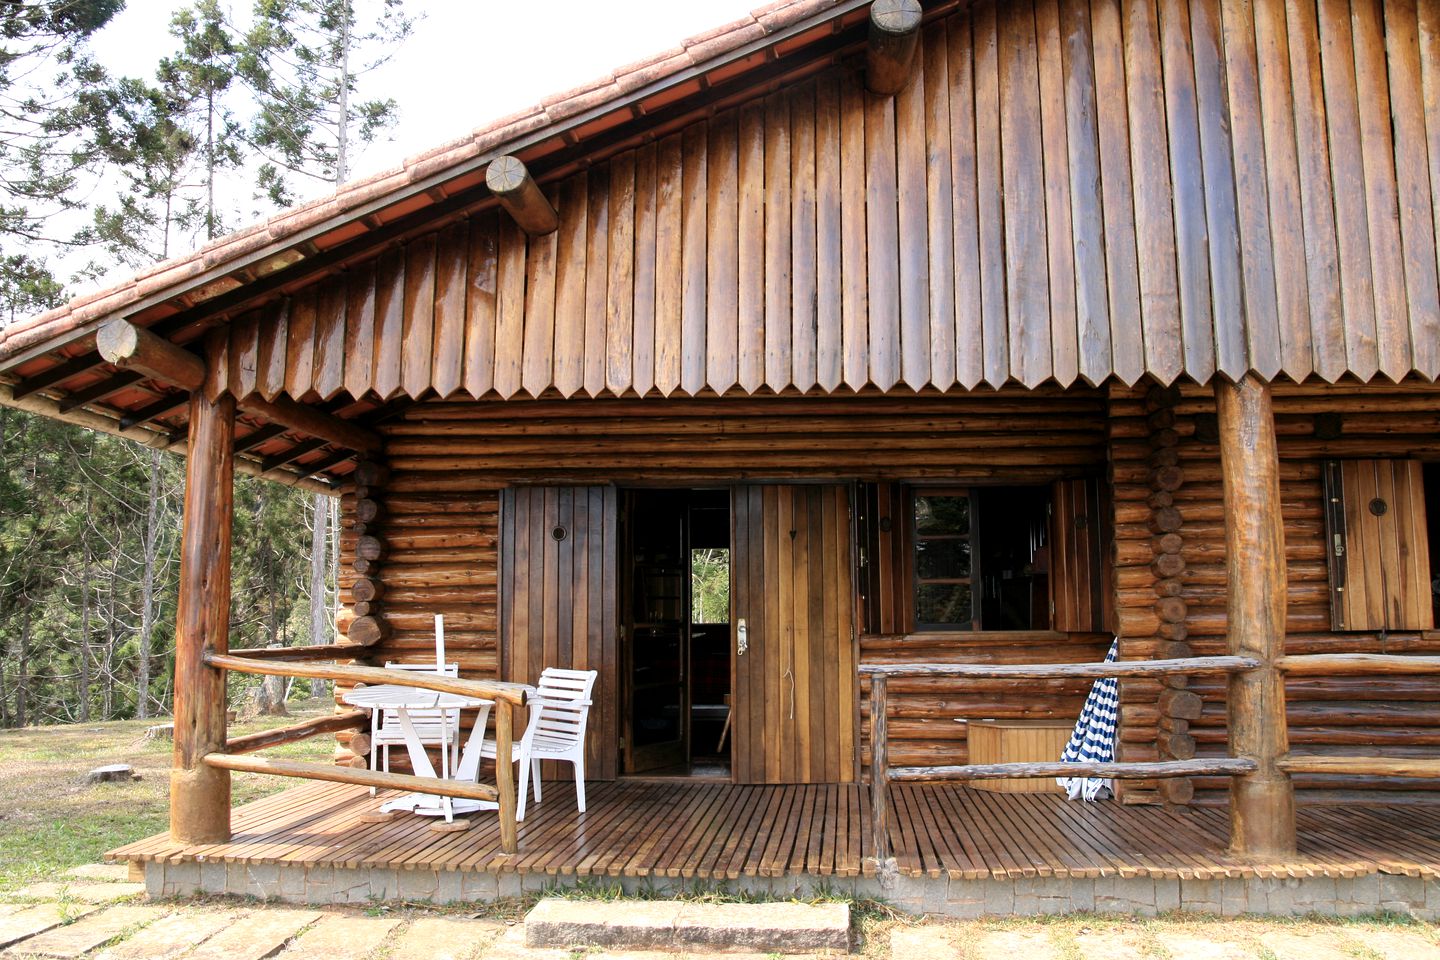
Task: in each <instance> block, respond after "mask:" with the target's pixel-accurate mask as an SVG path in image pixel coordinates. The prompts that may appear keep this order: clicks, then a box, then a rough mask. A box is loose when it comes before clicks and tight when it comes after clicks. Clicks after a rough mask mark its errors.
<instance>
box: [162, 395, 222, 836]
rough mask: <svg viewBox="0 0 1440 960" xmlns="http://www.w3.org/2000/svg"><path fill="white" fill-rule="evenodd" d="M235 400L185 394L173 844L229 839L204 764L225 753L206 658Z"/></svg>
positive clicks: (217, 649) (215, 642) (218, 628)
mask: <svg viewBox="0 0 1440 960" xmlns="http://www.w3.org/2000/svg"><path fill="white" fill-rule="evenodd" d="M234 445H235V401H234V399H233V398H231V397H230V396H228V395H222V396H220V397H218V398H216V399H214V400H210V399H207V398H206V396H205V391H203V390H196V391H195V392H194V393H192V394H191V395H190V456H189V460H188V462H187V464H186V468H185V518H184V532H183V534H182V538H181V545H180V589H179V598H178V603H177V609H176V614H175V756H174V762H173V764H172V767H171V770H170V836H171V838H172V839H174V840H175V841H176V842H178V843H224V842H226V841H228V840H229V839H230V771H228V770H222V769H218V768H215V767H209V766H206V765H205V764H204V763H203V762H201V761H202V758H203V757H204V756H205V754H207V753H210V752H212V751H215V752H223V751H224V750H225V738H226V732H225V709H226V699H225V672H224V671H223V670H217V669H215V668H213V667H210V666H208V665H206V663H205V660H204V658H205V655H206V654H207V653H217V654H223V653H226V652H227V651H228V650H229V646H230V635H229V622H230V528H231V517H232V506H233V501H234V485H233V480H234V474H235V460H234V454H233V450H234Z"/></svg>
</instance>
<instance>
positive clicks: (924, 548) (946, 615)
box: [912, 490, 975, 630]
mask: <svg viewBox="0 0 1440 960" xmlns="http://www.w3.org/2000/svg"><path fill="white" fill-rule="evenodd" d="M970 518H971V509H970V493H969V492H968V491H964V490H946V491H934V492H925V493H917V494H916V495H915V498H914V512H913V515H912V519H913V527H912V530H913V535H914V550H915V553H914V571H915V620H916V628H917V629H921V630H926V629H930V630H934V629H946V630H968V629H970V628H971V626H972V623H973V621H974V619H975V602H974V593H973V587H972V585H971V579H970V573H971V550H972V544H971V538H970V527H971V523H970Z"/></svg>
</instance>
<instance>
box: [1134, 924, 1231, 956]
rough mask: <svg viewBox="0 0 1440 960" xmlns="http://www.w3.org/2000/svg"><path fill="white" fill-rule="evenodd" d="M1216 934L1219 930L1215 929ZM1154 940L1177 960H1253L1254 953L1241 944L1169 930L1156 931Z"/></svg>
mask: <svg viewBox="0 0 1440 960" xmlns="http://www.w3.org/2000/svg"><path fill="white" fill-rule="evenodd" d="M1216 932H1217V933H1218V932H1219V930H1218V928H1217V930H1216ZM1155 939H1156V940H1157V941H1158V942H1159V943H1160V946H1162V947H1164V948H1165V952H1166V953H1168V954H1170V956H1171V957H1174V958H1177V960H1253V958H1254V956H1255V951H1254V950H1251V949H1250V948H1249V947H1247V946H1245V945H1244V944H1243V943H1236V942H1234V941H1232V940H1217V939H1213V938H1211V937H1206V936H1194V935H1192V934H1188V933H1179V932H1176V931H1171V930H1157V931H1156V932H1155Z"/></svg>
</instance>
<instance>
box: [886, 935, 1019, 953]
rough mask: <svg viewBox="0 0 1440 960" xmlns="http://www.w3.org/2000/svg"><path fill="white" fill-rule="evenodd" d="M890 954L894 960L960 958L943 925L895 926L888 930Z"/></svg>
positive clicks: (955, 945)
mask: <svg viewBox="0 0 1440 960" xmlns="http://www.w3.org/2000/svg"><path fill="white" fill-rule="evenodd" d="M890 956H892V957H894V958H895V960H960V947H959V945H958V944H957V943H956V942H955V937H954V935H953V933H952V931H951V930H950V929H947V928H945V927H897V928H895V929H894V930H891V931H890ZM1012 960H1017V958H1012Z"/></svg>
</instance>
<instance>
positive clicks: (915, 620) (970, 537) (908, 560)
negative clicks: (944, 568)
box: [902, 484, 984, 633]
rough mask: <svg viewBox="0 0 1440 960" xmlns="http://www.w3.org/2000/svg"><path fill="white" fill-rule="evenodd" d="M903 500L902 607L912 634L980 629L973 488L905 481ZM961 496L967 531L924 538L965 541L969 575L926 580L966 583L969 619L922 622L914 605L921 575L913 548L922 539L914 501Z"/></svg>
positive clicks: (917, 595) (978, 537) (915, 547)
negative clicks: (966, 512)
mask: <svg viewBox="0 0 1440 960" xmlns="http://www.w3.org/2000/svg"><path fill="white" fill-rule="evenodd" d="M902 494H903V496H902V502H903V503H904V505H905V541H904V550H903V555H904V557H905V609H906V610H907V612H908V615H909V617H910V625H911V626H912V627H913V630H911V631H910V632H912V633H950V632H956V633H974V632H977V631H980V630H982V629H984V628H983V626H982V624H981V622H980V604H979V598H978V597H977V596H976V593H975V585H976V582H977V578H976V571H977V564H978V563H979V558H980V530H979V527H978V526H977V524H976V522H975V488H974V487H962V486H930V485H924V484H907V485H906V486H905V487H904V488H903V490H902ZM959 496H963V497H965V499H966V500H967V501H968V502H969V504H970V532H969V533H967V534H965V535H964V536H963V537H961V536H960V535H958V534H954V535H942V536H927V537H924V538H923V539H926V540H960V539H963V540H966V541H968V542H969V544H970V576H968V577H962V578H929V579H926V580H925V582H926V583H945V584H960V583H963V584H966V585H967V586H969V587H970V614H971V616H970V622H969V624H968V625H966V626H960V625H959V624H950V623H921V622H920V614H919V609H918V607H917V605H916V604H917V602H918V597H919V586H920V576H919V572H918V571H917V570H916V564H915V551H916V549H917V547H918V546H919V543H920V540H921V539H922V538H921V536H920V533H919V531H917V530H916V528H915V500H916V498H917V497H959Z"/></svg>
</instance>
